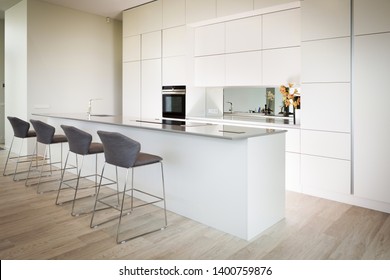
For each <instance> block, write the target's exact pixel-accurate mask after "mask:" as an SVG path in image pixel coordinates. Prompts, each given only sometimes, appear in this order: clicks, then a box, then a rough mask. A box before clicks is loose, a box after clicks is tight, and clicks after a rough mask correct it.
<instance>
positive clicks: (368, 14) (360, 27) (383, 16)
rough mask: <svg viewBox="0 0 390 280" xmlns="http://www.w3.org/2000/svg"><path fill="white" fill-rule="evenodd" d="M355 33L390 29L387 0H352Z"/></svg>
mask: <svg viewBox="0 0 390 280" xmlns="http://www.w3.org/2000/svg"><path fill="white" fill-rule="evenodd" d="M353 3H354V4H353V8H354V33H355V34H356V35H360V34H368V33H379V32H389V31H390V17H389V11H390V1H389V0H371V1H367V0H354V2H353Z"/></svg>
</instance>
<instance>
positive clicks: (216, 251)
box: [0, 151, 390, 260]
mask: <svg viewBox="0 0 390 280" xmlns="http://www.w3.org/2000/svg"><path fill="white" fill-rule="evenodd" d="M6 154H7V151H0V170H1V174H2V170H3V167H4V163H5V158H6ZM11 177H12V176H6V177H3V176H2V175H1V176H0V258H1V259H3V260H5V259H278V260H283V259H300V260H302V259H303V260H305V259H387V260H388V259H390V215H389V214H386V213H381V212H378V211H373V210H369V209H364V208H360V207H355V206H350V205H347V204H342V203H338V202H333V201H329V200H325V199H321V198H316V197H311V196H307V195H302V194H298V193H293V192H287V194H286V196H287V199H286V201H287V208H286V218H285V219H284V220H282V221H280V222H279V223H277V224H276V225H274V226H273V227H271V228H269V229H268V230H266V231H265V232H264V233H263V234H261V235H259V236H258V237H257V238H255V239H254V240H252V241H250V242H248V241H245V240H241V239H239V238H236V237H234V236H231V235H229V234H225V233H223V232H220V231H218V230H215V229H212V228H210V227H207V226H205V225H202V224H199V223H197V222H194V221H192V220H189V219H186V218H184V217H181V216H179V215H177V214H174V213H171V212H169V213H168V221H169V226H168V228H167V229H165V230H164V231H160V232H157V233H153V234H150V235H147V236H144V237H140V238H137V239H134V240H132V241H129V242H127V243H125V244H121V245H117V244H116V243H115V232H116V223H115V222H113V223H109V224H107V225H105V226H101V227H98V228H96V229H91V228H90V227H89V222H90V215H81V216H79V217H72V216H71V215H70V205H62V206H56V205H54V201H55V197H56V193H55V192H49V193H45V194H41V195H39V194H37V193H36V189H35V187H25V186H24V181H19V182H14V181H13V180H12V178H11ZM232 207H234V206H232ZM130 216H131V215H130Z"/></svg>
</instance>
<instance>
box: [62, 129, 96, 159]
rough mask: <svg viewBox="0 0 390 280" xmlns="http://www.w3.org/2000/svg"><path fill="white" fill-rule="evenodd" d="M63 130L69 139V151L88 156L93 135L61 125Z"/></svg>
mask: <svg viewBox="0 0 390 280" xmlns="http://www.w3.org/2000/svg"><path fill="white" fill-rule="evenodd" d="M61 128H62V129H63V130H64V133H65V135H66V138H68V144H69V150H70V151H71V152H73V153H75V154H79V155H87V154H88V150H89V147H90V145H91V142H92V135H91V134H89V133H87V132H85V131H83V130H80V129H78V128H76V127H74V126H69V125H61Z"/></svg>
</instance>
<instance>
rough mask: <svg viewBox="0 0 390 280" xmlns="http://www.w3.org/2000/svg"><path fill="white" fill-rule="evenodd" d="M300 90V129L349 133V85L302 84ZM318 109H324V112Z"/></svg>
mask: <svg viewBox="0 0 390 280" xmlns="http://www.w3.org/2000/svg"><path fill="white" fill-rule="evenodd" d="M301 90H302V102H303V103H302V107H301V128H303V129H317V130H326V131H335V132H351V93H350V91H351V86H350V84H349V83H320V84H304V85H302V87H301ZM303 104H304V105H303ZM319 108H325V109H324V112H323V113H321V112H319Z"/></svg>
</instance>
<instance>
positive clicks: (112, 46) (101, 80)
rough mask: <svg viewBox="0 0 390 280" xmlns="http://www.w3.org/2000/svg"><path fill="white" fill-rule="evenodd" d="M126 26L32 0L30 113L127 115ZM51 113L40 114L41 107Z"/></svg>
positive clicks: (29, 9) (30, 26)
mask: <svg viewBox="0 0 390 280" xmlns="http://www.w3.org/2000/svg"><path fill="white" fill-rule="evenodd" d="M121 32H122V30H121V23H120V22H118V21H115V20H111V21H110V22H109V23H107V22H106V18H105V17H101V16H96V15H92V14H87V13H84V12H80V11H76V10H71V9H67V8H63V7H60V6H56V5H51V4H48V3H45V2H40V1H29V5H28V112H29V113H34V112H40V111H48V112H84V111H85V112H86V110H87V106H88V100H89V99H90V98H101V99H103V100H102V101H96V102H94V104H93V109H94V111H95V112H98V113H118V114H119V113H121V100H122V96H121V87H122V86H121V82H122V81H121V53H122V47H121V46H122V40H121V37H122V36H121V34H122V33H121ZM42 107H44V108H47V109H39V108H42Z"/></svg>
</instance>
